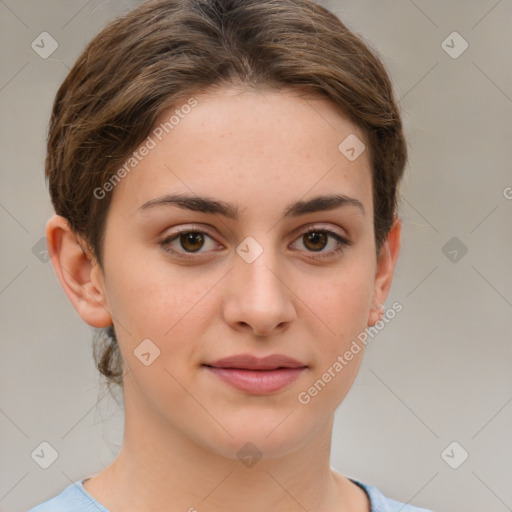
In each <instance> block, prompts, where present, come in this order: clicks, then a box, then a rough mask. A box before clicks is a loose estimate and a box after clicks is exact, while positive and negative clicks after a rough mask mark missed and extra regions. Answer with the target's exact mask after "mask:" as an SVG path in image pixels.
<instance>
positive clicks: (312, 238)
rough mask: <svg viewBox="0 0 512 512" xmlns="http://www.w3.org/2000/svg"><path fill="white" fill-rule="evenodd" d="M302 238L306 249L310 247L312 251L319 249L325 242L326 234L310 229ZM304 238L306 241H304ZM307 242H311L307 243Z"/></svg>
mask: <svg viewBox="0 0 512 512" xmlns="http://www.w3.org/2000/svg"><path fill="white" fill-rule="evenodd" d="M303 240H304V245H305V246H306V247H307V248H308V249H311V250H312V251H320V250H322V249H323V248H324V247H325V245H326V243H327V234H326V233H322V232H318V231H310V232H309V233H306V234H305V235H304V236H303ZM306 240H307V241H308V243H306ZM309 242H312V244H310V245H308V244H309ZM311 245H313V247H311Z"/></svg>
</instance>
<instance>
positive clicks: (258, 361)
mask: <svg viewBox="0 0 512 512" xmlns="http://www.w3.org/2000/svg"><path fill="white" fill-rule="evenodd" d="M205 365H206V366H213V367H215V368H238V369H244V370H275V369H277V368H305V367H306V365H305V364H303V363H301V362H299V361H297V360H295V359H293V358H291V357H288V356H285V355H283V354H272V355H269V356H266V357H255V356H253V355H251V354H239V355H236V356H230V357H224V358H222V359H218V360H217V361H213V362H211V363H205Z"/></svg>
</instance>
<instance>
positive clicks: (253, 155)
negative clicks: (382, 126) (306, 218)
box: [112, 88, 372, 215]
mask: <svg viewBox="0 0 512 512" xmlns="http://www.w3.org/2000/svg"><path fill="white" fill-rule="evenodd" d="M191 105H193V106H191ZM185 107H186V108H185ZM149 140H151V143H150V144H148V142H149ZM347 141H348V142H347ZM354 143H355V145H354ZM145 144H146V145H147V146H151V149H150V150H149V151H146V152H145V156H143V157H142V158H140V159H139V160H138V161H137V163H136V165H135V166H134V167H133V170H132V171H130V172H129V173H128V175H127V176H126V177H125V178H123V179H122V180H121V181H120V183H119V184H118V185H117V186H116V188H115V191H114V192H115V193H114V197H113V201H112V207H114V203H116V205H117V206H121V207H123V208H125V209H126V213H128V212H130V213H133V212H134V211H135V210H136V209H137V208H138V207H140V206H141V205H142V204H143V203H144V202H147V201H148V200H151V199H154V198H156V197H159V196H162V195H165V194H170V193H183V194H189V195H194V194H197V195H201V196H205V195H208V196H215V197H219V198H222V199H224V200H226V201H229V202H232V203H237V204H243V205H244V207H251V206H253V207H259V208H258V209H261V207H262V206H265V207H266V208H271V207H273V206H274V205H275V206H277V205H280V206H282V204H284V203H286V204H288V203H289V202H290V200H291V199H293V200H298V199H301V198H307V197H309V196H316V195H319V194H325V193H333V192H334V193H336V192H337V193H343V194H345V195H348V196H352V197H357V199H358V200H359V201H361V202H362V203H363V204H365V209H366V211H367V215H368V214H369V213H370V211H371V188H372V187H371V172H370V164H369V155H368V151H367V150H363V149H361V148H364V147H365V146H366V147H367V141H366V137H365V134H364V133H363V132H362V130H361V129H360V128H358V127H357V126H356V125H355V124H353V123H352V122H351V121H349V120H348V118H346V117H345V116H343V115H342V114H341V113H340V112H339V110H337V109H336V108H335V106H334V105H333V104H332V103H331V102H330V101H327V100H325V99H323V98H320V97H318V96H313V95H311V94H308V95H304V93H303V92H300V91H297V90H293V89H287V88H284V89H281V90H273V89H266V90H241V89H237V88H216V89H212V90H209V91H208V92H206V93H202V94H197V95H191V96H190V97H189V98H185V99H183V100H182V101H181V102H178V103H177V104H176V105H174V106H173V107H172V108H170V109H168V110H166V111H165V112H163V113H162V115H161V116H160V117H159V119H158V120H157V122H156V124H155V127H154V129H153V130H152V132H151V134H150V136H149V138H148V139H147V140H146V141H145V142H143V143H142V144H141V146H140V147H141V148H142V147H143V146H144V145H145ZM347 144H348V146H354V148H355V149H356V150H357V152H358V153H359V152H360V151H362V152H361V153H360V154H359V156H357V158H355V159H354V158H348V157H350V156H351V155H353V152H352V153H350V152H349V153H347V152H346V150H347ZM358 144H359V145H358ZM348 149H349V150H350V149H351V148H348ZM347 156H348V157H347Z"/></svg>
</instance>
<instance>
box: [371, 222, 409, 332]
mask: <svg viewBox="0 0 512 512" xmlns="http://www.w3.org/2000/svg"><path fill="white" fill-rule="evenodd" d="M401 242H402V219H400V217H398V215H395V218H394V220H393V224H392V226H391V229H390V230H389V233H388V235H387V237H386V241H385V242H384V244H383V245H382V247H381V250H380V253H379V256H378V258H377V271H376V273H375V282H374V288H373V308H372V309H371V310H370V314H369V315H368V326H371V325H375V323H376V322H378V321H379V319H380V317H381V315H382V309H379V305H380V304H384V302H385V301H386V298H387V296H388V293H389V290H390V288H391V282H392V280H393V275H394V272H395V266H396V262H397V260H398V255H399V254H400V247H401Z"/></svg>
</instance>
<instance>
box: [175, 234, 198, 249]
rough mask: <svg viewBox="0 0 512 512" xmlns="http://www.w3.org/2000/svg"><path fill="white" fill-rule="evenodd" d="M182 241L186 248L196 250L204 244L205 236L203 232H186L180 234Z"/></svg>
mask: <svg viewBox="0 0 512 512" xmlns="http://www.w3.org/2000/svg"><path fill="white" fill-rule="evenodd" d="M180 243H181V246H182V247H183V248H184V249H185V250H187V251H189V252H196V251H198V250H199V249H201V247H202V246H203V244H204V236H203V234H202V233H186V234H184V235H180Z"/></svg>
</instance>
